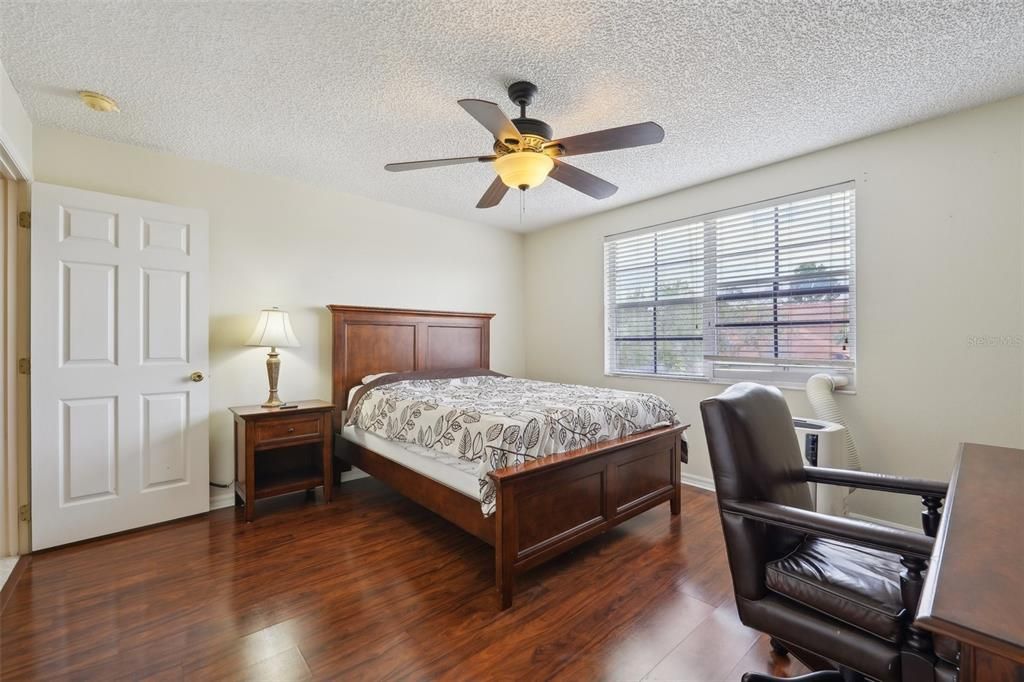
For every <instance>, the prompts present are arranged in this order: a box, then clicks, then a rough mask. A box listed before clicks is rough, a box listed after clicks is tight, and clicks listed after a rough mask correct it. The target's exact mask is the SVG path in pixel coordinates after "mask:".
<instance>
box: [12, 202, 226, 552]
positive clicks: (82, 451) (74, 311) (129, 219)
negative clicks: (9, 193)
mask: <svg viewBox="0 0 1024 682" xmlns="http://www.w3.org/2000/svg"><path fill="white" fill-rule="evenodd" d="M207 239H208V237H207V217H206V213H205V212H204V211H201V210H196V209H186V208H179V207H175V206H168V205H164V204H157V203H153V202H148V201H141V200H138V199H130V198H126V197H118V196H111V195H106V194H99V193H96V192H87V191H83V190H78V189H72V188H67V187H58V186H55V185H46V184H42V183H35V184H34V185H33V187H32V288H31V296H32V305H31V311H32V323H31V331H32V344H31V347H32V382H31V387H32V400H31V406H32V453H31V461H32V548H33V549H34V550H38V549H43V548H46V547H52V546H55V545H61V544H65V543H68V542H74V541H77V540H83V539H86V538H90V537H96V536H100V535H106V534H108V533H114V532H118V531H122V530H126V529H129V528H135V527H138V526H144V525H149V524H153V523H158V522H161V521H166V520H168V519H172V518H178V517H181V516H187V515H190V514H197V513H201V512H204V511H207V510H208V509H209V455H208V451H209V441H208V436H207V433H208V426H207V418H208V411H209V388H208V387H209V384H208V381H205V380H200V381H195V380H194V378H193V377H192V376H191V375H192V373H193V372H201V373H203V374H204V375H205V373H206V371H207V363H208V348H207V325H208V321H207V320H208V317H207V258H208V256H207Z"/></svg>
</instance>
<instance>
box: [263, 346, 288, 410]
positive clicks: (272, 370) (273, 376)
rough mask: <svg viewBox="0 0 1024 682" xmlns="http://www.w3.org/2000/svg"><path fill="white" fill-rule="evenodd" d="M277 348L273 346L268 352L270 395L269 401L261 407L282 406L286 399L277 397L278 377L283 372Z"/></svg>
mask: <svg viewBox="0 0 1024 682" xmlns="http://www.w3.org/2000/svg"><path fill="white" fill-rule="evenodd" d="M278 355H279V353H278V352H277V348H271V349H270V352H269V353H267V379H268V380H269V383H270V395H269V396H268V397H267V401H266V402H265V403H263V404H262V405H260V407H280V406H281V405H284V401H283V400H281V399H280V398H278V397H277V377H278V376H279V375H280V373H281V360H280V358H278Z"/></svg>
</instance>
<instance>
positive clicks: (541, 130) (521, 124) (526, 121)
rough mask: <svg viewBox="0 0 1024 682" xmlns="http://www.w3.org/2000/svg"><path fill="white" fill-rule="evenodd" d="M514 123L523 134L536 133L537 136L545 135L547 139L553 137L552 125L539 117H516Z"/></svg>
mask: <svg viewBox="0 0 1024 682" xmlns="http://www.w3.org/2000/svg"><path fill="white" fill-rule="evenodd" d="M512 123H513V124H514V125H515V127H516V129H517V130H519V132H520V133H522V134H523V135H536V136H537V137H543V138H544V139H545V140H550V139H551V134H552V130H551V126H549V125H548V124H547V123H545V122H544V121H542V120H540V119H539V118H514V119H512Z"/></svg>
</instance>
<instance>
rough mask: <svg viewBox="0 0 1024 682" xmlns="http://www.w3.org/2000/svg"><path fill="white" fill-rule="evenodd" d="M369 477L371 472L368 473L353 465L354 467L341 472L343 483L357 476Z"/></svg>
mask: <svg viewBox="0 0 1024 682" xmlns="http://www.w3.org/2000/svg"><path fill="white" fill-rule="evenodd" d="M369 477H370V474H368V473H366V472H365V471H360V470H359V469H356V468H355V467H352V469H351V470H350V471H342V472H341V482H342V483H345V482H346V481H354V480H356V479H357V478H369Z"/></svg>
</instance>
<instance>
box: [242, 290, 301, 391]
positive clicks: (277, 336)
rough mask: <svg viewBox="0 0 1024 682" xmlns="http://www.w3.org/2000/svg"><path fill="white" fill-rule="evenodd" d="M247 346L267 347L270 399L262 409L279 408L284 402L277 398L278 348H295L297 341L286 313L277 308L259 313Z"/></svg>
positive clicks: (266, 309)
mask: <svg viewBox="0 0 1024 682" xmlns="http://www.w3.org/2000/svg"><path fill="white" fill-rule="evenodd" d="M245 345H247V346H263V347H269V348H270V352H269V353H267V378H268V379H269V380H270V397H269V398H267V402H265V403H263V405H262V406H263V407H280V406H281V405H284V402H283V401H282V400H281V399H280V398H278V397H277V377H278V375H280V373H281V360H280V359H278V352H277V349H278V348H297V347H298V346H299V340H298V339H297V338H295V332H294V331H292V323H291V321H290V320H289V319H288V313H286V312H285V311H283V310H278V309H277V306H275V307H273V308H265V309H263V310H261V311H260V319H259V320H257V321H256V329H254V330H253V332H252V336H250V337H249V340H248V341H246V343H245Z"/></svg>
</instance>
